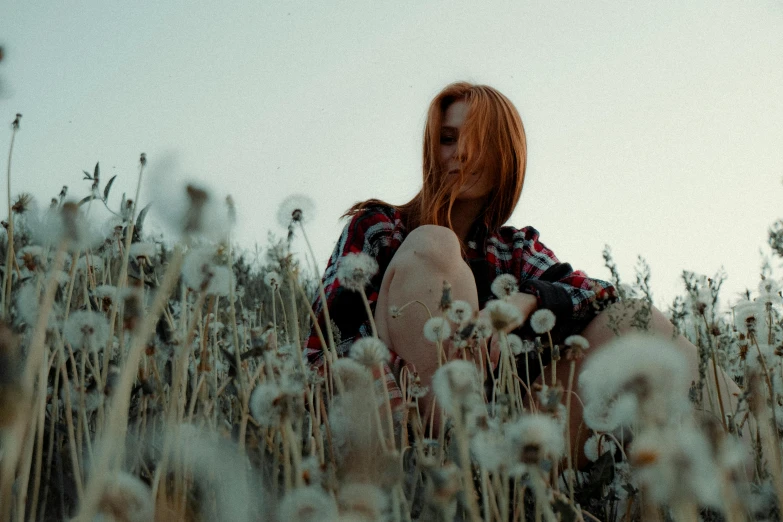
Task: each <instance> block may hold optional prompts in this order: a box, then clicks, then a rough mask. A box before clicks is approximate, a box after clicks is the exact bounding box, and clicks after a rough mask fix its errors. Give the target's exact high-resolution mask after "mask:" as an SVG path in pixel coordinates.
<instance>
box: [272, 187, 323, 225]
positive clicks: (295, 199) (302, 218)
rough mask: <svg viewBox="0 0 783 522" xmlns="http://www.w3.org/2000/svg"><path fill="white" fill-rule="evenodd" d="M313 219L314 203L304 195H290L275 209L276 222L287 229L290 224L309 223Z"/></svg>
mask: <svg viewBox="0 0 783 522" xmlns="http://www.w3.org/2000/svg"><path fill="white" fill-rule="evenodd" d="M314 217H315V202H314V201H313V200H312V198H310V197H309V196H306V195H304V194H291V195H290V196H288V197H287V198H285V199H284V200H283V201H282V203H280V207H278V209H277V222H278V223H279V224H280V226H281V227H288V226H289V225H290V224H291V222H301V223H302V224H305V223H310V222H311V221H312V220H313V218H314Z"/></svg>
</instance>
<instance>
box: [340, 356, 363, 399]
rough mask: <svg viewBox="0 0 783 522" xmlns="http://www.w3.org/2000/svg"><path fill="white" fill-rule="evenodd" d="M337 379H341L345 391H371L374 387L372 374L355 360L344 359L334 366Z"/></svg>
mask: <svg viewBox="0 0 783 522" xmlns="http://www.w3.org/2000/svg"><path fill="white" fill-rule="evenodd" d="M332 372H333V375H334V378H335V379H339V380H340V381H341V382H342V384H343V387H344V388H345V391H347V392H349V391H354V390H369V389H370V386H371V385H372V373H370V370H369V369H368V368H367V367H366V366H364V365H363V364H361V363H359V362H357V361H356V360H354V359H350V358H347V357H343V358H341V359H338V360H337V361H335V362H334V364H333V365H332Z"/></svg>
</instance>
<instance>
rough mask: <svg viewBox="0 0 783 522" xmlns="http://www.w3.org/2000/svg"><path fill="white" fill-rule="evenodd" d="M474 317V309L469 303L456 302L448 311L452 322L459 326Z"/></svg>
mask: <svg viewBox="0 0 783 522" xmlns="http://www.w3.org/2000/svg"><path fill="white" fill-rule="evenodd" d="M472 316H473V307H472V306H470V303H468V302H467V301H454V302H453V303H451V307H450V308H449V310H448V318H449V320H450V321H452V322H455V323H457V324H458V325H461V324H464V323H466V322H467V321H468V320H469V319H470V318H471V317H472Z"/></svg>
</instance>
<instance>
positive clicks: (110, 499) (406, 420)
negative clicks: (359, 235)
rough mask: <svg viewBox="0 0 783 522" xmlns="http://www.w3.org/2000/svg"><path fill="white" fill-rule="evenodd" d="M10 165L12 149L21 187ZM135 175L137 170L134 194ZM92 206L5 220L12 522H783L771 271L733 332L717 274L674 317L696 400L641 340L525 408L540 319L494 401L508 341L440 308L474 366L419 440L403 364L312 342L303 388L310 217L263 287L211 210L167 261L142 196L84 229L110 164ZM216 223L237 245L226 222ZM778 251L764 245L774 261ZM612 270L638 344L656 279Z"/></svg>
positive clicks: (781, 404)
mask: <svg viewBox="0 0 783 522" xmlns="http://www.w3.org/2000/svg"><path fill="white" fill-rule="evenodd" d="M17 129H18V119H17V121H15V122H14V134H13V136H14V137H15V136H16V130H17ZM12 154H13V141H12V142H11V151H10V152H9V160H8V173H7V175H8V176H9V179H10V169H11V158H12ZM145 165H146V158H145V156H144V155H142V156H141V158H140V161H139V184H140V183H141V179H142V177H143V175H144V168H145ZM85 181H86V182H88V183H90V184H91V185H92V196H91V197H88V198H85V199H83V200H81V201H71V200H69V198H68V194H67V192H66V191H65V190H64V191H63V192H62V193H61V194H60V196H59V197H56V198H53V200H52V202H51V205H50V206H49V208H47V209H45V210H42V211H39V210H37V209H36V207H35V206H34V205H33V204H32V203H33V202H32V201H31V198H30V197H29V196H27V195H25V194H20V195H18V196H16V197H14V198H12V196H11V194H10V182H9V190H8V202H7V203H8V209H9V212H8V216H7V218H6V221H5V222H4V223H3V225H4V229H5V234H3V235H2V237H0V256H2V258H0V266H2V267H3V272H2V286H1V287H0V291H1V293H0V521H3V522H5V521H25V520H70V519H75V520H82V521H93V520H102V521H108V520H114V521H148V520H153V519H155V520H204V521H211V520H230V521H236V522H241V521H256V520H257V521H278V520H279V521H301V522H304V521H332V520H334V521H336V520H346V521H352V520H363V521H364V520H366V521H374V520H389V521H395V522H399V521H411V520H421V521H452V520H469V521H501V520H503V521H506V520H531V521H533V520H534V521H541V520H545V521H554V520H562V521H577V520H578V521H589V520H601V521H603V520H611V521H626V520H656V521H664V520H688V521H690V520H693V521H696V520H727V521H745V520H779V519H780V512H781V507H783V473H781V472H782V470H783V468H782V467H781V444H780V437H781V434H783V364H781V362H782V361H783V344H782V343H783V323H781V315H780V306H781V297H780V285H779V282H778V280H777V279H776V278H774V277H772V274H771V271H767V273H765V274H762V276H763V278H762V280H761V284H760V285H759V289H758V292H754V293H753V294H752V295H748V296H747V300H745V301H744V302H741V303H739V304H738V305H736V306H735V307H734V308H733V309H731V310H725V311H720V307H719V306H718V303H719V301H720V286H721V281H722V276H721V275H720V274H719V275H717V276H715V277H713V278H706V277H699V276H697V275H694V274H688V273H685V274H684V276H683V280H684V283H685V290H684V293H683V296H682V297H681V298H678V299H676V300H675V302H674V303H673V304H672V306H671V308H670V310H669V311H668V314H669V317H670V318H671V320H672V322H673V323H674V324H675V326H676V327H677V328H678V330H679V331H680V332H682V333H683V334H684V335H686V336H687V337H688V338H689V339H690V340H691V342H693V343H694V344H695V345H696V346H697V347H698V348H699V352H700V357H701V360H702V365H701V368H700V370H701V373H700V379H699V381H698V382H695V383H689V382H687V380H683V379H685V378H684V377H682V375H683V374H682V368H683V366H684V363H683V361H682V360H681V359H680V358H679V355H678V354H677V353H676V350H675V349H673V348H672V347H671V345H670V343H669V342H668V341H667V340H665V339H653V338H651V337H649V336H642V335H641V334H640V335H639V336H632V337H623V338H618V339H617V340H616V341H615V342H613V343H612V344H611V345H610V346H606V347H604V348H603V349H602V351H601V352H597V353H596V356H595V357H594V358H592V359H588V363H590V364H588V367H587V369H586V370H585V374H586V375H584V377H583V378H582V379H578V380H577V381H573V382H566V383H562V382H558V383H552V382H548V384H549V386H545V387H544V388H541V389H538V390H533V393H534V394H536V396H537V400H536V401H533V402H532V404H530V405H528V406H526V404H527V403H526V402H525V401H523V398H522V395H523V393H522V392H523V390H524V389H525V388H529V387H530V382H529V378H528V379H526V376H525V373H524V371H522V372H519V371H518V369H517V364H515V359H516V358H517V357H519V356H520V355H521V354H523V353H524V352H528V351H546V350H550V351H551V350H552V349H553V348H554V347H553V345H552V341H551V339H550V338H549V336H548V335H546V331H545V330H546V329H547V328H546V326H547V325H546V324H545V323H546V317H545V315H546V314H544V315H542V316H541V318H542V325H541V336H540V337H539V338H538V339H536V340H535V342H526V341H522V340H520V339H518V338H516V337H513V336H510V335H506V334H502V333H500V334H498V333H496V335H497V336H499V338H500V345H501V352H502V353H501V363H500V369H499V372H498V375H497V377H496V378H494V377H490V382H491V384H492V386H490V387H489V393H488V392H487V390H486V388H485V386H484V382H483V381H484V376H483V375H481V370H480V368H479V366H477V365H476V364H473V362H471V361H470V359H472V358H477V359H479V360H485V359H486V357H485V356H486V354H487V353H488V352H487V346H486V335H487V333H488V332H490V331H491V328H492V326H487V325H477V324H475V319H473V318H472V315H471V314H469V313H467V314H466V313H465V311H464V310H462V311H460V306H462V304H461V303H459V302H456V303H451V302H449V301H448V300H446V302H445V305H444V307H443V309H442V310H432V313H433V315H434V316H437V317H440V318H438V319H435V320H433V322H432V323H430V324H429V331H428V332H427V336H428V337H429V338H431V339H432V343H431V348H432V349H433V350H436V349H437V350H442V344H443V343H444V342H446V341H449V342H453V343H455V344H459V345H460V346H461V347H462V351H461V352H460V353H461V354H462V357H458V358H456V359H455V360H452V361H450V362H444V363H443V365H442V366H441V368H440V369H439V370H438V372H437V373H436V377H435V379H434V382H433V390H432V393H434V394H435V396H436V400H437V401H438V403H439V404H440V406H441V409H442V410H443V411H444V412H445V414H444V415H443V416H442V418H441V419H440V420H437V421H436V420H434V418H422V416H421V415H420V409H419V407H418V401H419V399H420V398H421V397H422V396H423V395H424V394H426V393H429V390H426V389H422V387H421V386H420V384H419V383H418V382H417V380H416V378H415V376H414V375H411V374H410V373H406V372H405V371H403V373H402V375H401V378H400V385H401V388H402V392H403V400H402V407H401V408H399V409H398V410H397V411H395V412H392V409H391V407H390V403H389V401H388V397H387V396H386V394H385V393H384V387H383V386H377V385H376V383H374V382H373V377H372V375H373V373H372V372H373V371H375V370H377V368H378V366H379V365H382V364H383V363H384V362H385V359H386V358H387V357H388V352H385V350H386V348H385V347H384V346H382V343H380V341H368V342H365V343H362V344H360V345H359V346H355V348H354V349H353V350H352V351H351V354H352V356H351V357H350V358H341V359H338V358H337V357H336V351H335V348H334V342H333V339H334V337H333V335H334V334H333V332H330V331H326V332H320V335H321V337H322V339H323V342H324V345H325V351H326V353H327V355H326V367H325V371H322V372H317V371H314V370H313V369H311V368H309V367H308V365H307V362H306V361H305V359H304V358H303V342H304V339H305V338H306V336H307V335H308V333H309V331H310V328H311V325H312V312H311V310H310V303H311V302H312V300H313V298H314V297H315V295H317V293H318V292H319V284H318V281H313V280H312V279H311V278H310V277H308V276H306V275H305V274H311V273H312V270H310V269H309V267H310V265H311V261H312V260H311V259H296V258H295V256H293V255H291V253H290V244H291V239H292V238H293V237H294V236H301V237H303V238H305V239H306V233H307V230H306V227H305V226H304V223H303V220H302V213H303V212H306V208H305V207H306V202H304V201H302V200H297V199H295V198H294V199H292V200H289V201H288V202H286V203H285V204H284V206H283V207H282V209H281V214H282V216H283V218H284V219H285V220H286V222H287V223H288V224H289V236H288V237H287V238H283V239H280V240H277V239H275V238H270V242H269V245H268V248H266V255H265V257H264V258H263V260H255V261H254V262H252V263H250V262H249V261H248V260H247V257H246V256H244V255H242V254H241V253H238V252H236V251H235V250H234V249H233V248H232V242H231V235H230V227H229V228H227V230H226V234H225V235H224V237H223V239H222V240H219V241H215V240H214V239H207V235H206V234H205V233H204V232H205V230H204V227H205V226H208V224H209V223H211V222H212V221H213V219H212V218H213V217H214V216H209V215H205V209H206V208H207V207H206V205H205V203H206V202H207V201H209V199H210V197H211V196H210V194H208V193H206V192H204V191H202V190H200V189H198V188H197V187H194V186H189V187H187V188H186V189H184V190H186V191H187V195H188V200H189V202H190V206H189V208H188V209H187V211H186V212H185V213H184V214H183V216H182V221H181V223H180V230H181V235H180V237H178V238H176V240H175V241H173V242H172V243H171V244H170V245H169V244H163V243H162V242H160V241H152V240H150V239H149V238H148V237H146V236H145V234H144V217H145V213H146V212H145V209H142V208H140V205H138V192H137V194H136V196H135V197H134V198H132V199H130V198H125V197H123V198H122V205H121V208H113V209H110V210H111V211H112V215H113V217H112V218H111V222H109V223H101V224H96V223H92V222H90V219H89V216H90V215H91V213H90V211H91V208H92V207H93V206H98V205H100V206H104V205H108V198H109V195H110V193H111V185H112V180H104V179H103V178H101V176H100V168H99V166H98V165H96V167H95V169H94V170H93V171H92V172H91V173H90V172H85ZM221 208H222V209H223V210H222V212H224V213H225V215H224V216H223V217H224V218H226V219H224V221H225V222H227V223H229V224H230V223H231V217H232V215H233V203H232V202H231V201H230V200H228V201H226V202H225V206H222V207H221ZM782 228H783V227H781V226H779V225H778V224H776V225H774V226H773V227H772V228H771V230H770V245H771V246H772V248H773V250H775V251H776V252H777V253H778V254H779V255H781V256H783V232H781V229H782ZM98 230H100V231H103V232H97V231H98ZM605 259H606V264H607V268H608V269H609V271H610V273H611V277H612V280H613V282H614V283H615V284H616V286H618V288H619V289H620V291H621V294H622V295H623V296H624V297H626V298H631V297H633V298H636V299H638V300H639V301H638V302H639V303H642V306H641V307H639V308H638V310H637V312H636V315H635V316H634V320H635V321H636V322H638V327H639V329H641V330H644V329H645V327H646V320H647V319H646V318H647V317H648V316H649V314H646V313H645V306H644V303H647V308H646V310H647V311H648V312H649V305H650V295H651V292H650V289H649V286H648V284H649V268H648V267H647V266H646V265H645V264H644V262H643V261H640V264H639V266H638V267H637V270H636V277H635V281H634V282H633V284H630V285H626V284H624V283H623V282H621V281H620V275H619V272H618V269H617V267H615V266H614V263H613V261H612V258H611V253H610V252H609V250H608V249H607V250H606V251H605ZM305 267H308V269H305ZM366 275H367V274H361V273H360V274H358V275H357V277H358V278H359V279H360V280H361V277H365V276H366ZM749 276H751V277H756V276H754V275H752V274H749ZM498 293H499V294H500V295H499V298H498V301H500V302H502V300H503V296H502V292H501V291H499V292H498ZM402 305H404V303H400V306H402ZM496 308H497V309H498V315H497V316H496V317H493V322H495V323H496V324H495V326H498V324H499V322H500V321H501V320H502V317H501V312H502V303H501V305H498V306H496ZM403 313H404V312H403ZM471 321H473V323H471ZM468 326H470V328H466V327H468ZM549 328H551V326H549ZM452 332H453V333H452ZM566 344H569V345H570V350H569V351H568V352H567V353H568V356H565V355H564V356H563V357H562V358H561V359H560V361H559V364H566V365H571V364H573V361H574V359H573V357H574V356H581V355H583V354H586V355H587V356H589V355H590V348H589V347H587V346H584V345H583V339H581V338H579V337H572V338H570V339H568V340H567V341H566ZM560 348H563V347H558V348H557V350H560ZM465 359H467V360H465ZM709 361H714V362H716V363H717V364H718V365H719V366H720V367H722V368H723V369H725V370H726V372H727V373H728V374H729V375H730V376H731V377H732V378H733V379H734V380H735V382H737V383H738V384H739V385H740V388H741V389H742V391H743V393H742V395H741V396H740V397H738V400H737V401H736V402H737V405H736V407H734V408H731V407H730V405H727V404H723V402H722V401H720V400H719V390H716V389H713V387H712V386H710V385H709V383H710V380H709V379H708V378H707V372H708V369H709V364H708V362H709ZM713 382H714V381H713ZM724 384H725V383H724ZM720 385H721V384H720V380H718V386H720ZM571 401H580V402H581V403H582V404H583V406H584V409H585V425H584V430H587V431H588V432H589V433H590V434H591V436H590V438H589V439H588V441H587V444H586V445H585V447H584V448H583V451H584V454H585V455H586V456H587V457H588V459H587V460H588V461H589V462H588V463H587V464H585V465H584V466H582V468H581V469H576V461H577V459H575V458H574V457H575V455H577V454H578V453H579V450H580V448H576V447H575V445H574V444H572V442H573V441H571V440H569V434H568V431H567V430H566V429H565V419H566V418H567V415H568V411H567V410H568V409H569V408H570V402H571ZM433 424H436V425H435V426H433ZM739 433H746V434H749V435H746V436H745V438H744V439H740V437H739V436H738V434H739Z"/></svg>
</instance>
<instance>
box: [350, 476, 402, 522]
mask: <svg viewBox="0 0 783 522" xmlns="http://www.w3.org/2000/svg"><path fill="white" fill-rule="evenodd" d="M338 502H339V503H340V507H341V508H342V510H343V511H344V512H345V513H347V514H353V515H358V516H361V517H364V518H365V519H366V520H382V519H383V518H382V517H383V514H384V511H386V508H387V506H388V504H389V499H388V497H387V495H386V493H384V492H383V490H381V489H380V488H378V487H376V486H373V485H371V484H361V483H352V484H345V485H344V486H343V487H342V488H340V492H339V494H338Z"/></svg>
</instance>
